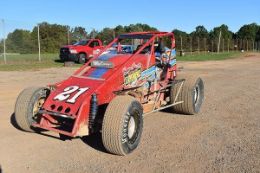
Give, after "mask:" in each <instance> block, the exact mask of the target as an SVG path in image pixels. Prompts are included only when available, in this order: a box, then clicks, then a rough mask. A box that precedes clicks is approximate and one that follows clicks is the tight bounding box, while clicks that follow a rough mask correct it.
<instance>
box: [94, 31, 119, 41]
mask: <svg viewBox="0 0 260 173" xmlns="http://www.w3.org/2000/svg"><path fill="white" fill-rule="evenodd" d="M96 37H97V38H99V39H100V40H102V41H103V42H104V44H107V43H109V42H111V41H112V40H113V39H114V37H115V32H114V29H112V28H104V29H103V30H102V31H100V32H99V33H98V34H97V36H96Z"/></svg>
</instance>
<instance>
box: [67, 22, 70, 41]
mask: <svg viewBox="0 0 260 173" xmlns="http://www.w3.org/2000/svg"><path fill="white" fill-rule="evenodd" d="M67 37H68V39H67V41H68V45H69V44H70V27H69V26H68V32H67Z"/></svg>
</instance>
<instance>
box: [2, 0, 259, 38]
mask: <svg viewBox="0 0 260 173" xmlns="http://www.w3.org/2000/svg"><path fill="white" fill-rule="evenodd" d="M0 19H4V21H5V32H7V33H8V32H10V31H12V30H13V29H14V28H22V29H32V28H33V27H34V26H35V25H37V23H40V22H43V21H47V22H49V23H58V24H64V25H69V26H72V27H75V26H83V27H85V28H86V30H87V31H91V30H92V29H93V28H95V29H97V30H101V29H102V28H104V27H115V26H117V25H129V24H135V23H146V24H149V25H151V26H154V27H156V28H157V29H159V30H160V31H172V30H173V29H176V28H177V29H180V30H183V31H186V32H188V33H189V32H192V31H193V30H194V29H195V27H196V26H198V25H204V26H205V27H206V28H207V29H208V30H211V29H213V28H214V27H215V26H220V25H221V24H227V25H228V26H229V29H230V30H231V31H233V32H237V31H238V29H239V28H240V27H241V26H242V25H244V24H249V23H253V22H255V23H257V24H260V0H236V1H235V0H215V1H212V0H197V1H196V0H128V1H127V0H124V1H122V0H120V1H119V0H114V1H113V0H108V1H106V0H90V1H88V0H76V1H72V0H0ZM2 26H3V25H2V22H1V21H0V35H1V30H2V32H3V27H2Z"/></svg>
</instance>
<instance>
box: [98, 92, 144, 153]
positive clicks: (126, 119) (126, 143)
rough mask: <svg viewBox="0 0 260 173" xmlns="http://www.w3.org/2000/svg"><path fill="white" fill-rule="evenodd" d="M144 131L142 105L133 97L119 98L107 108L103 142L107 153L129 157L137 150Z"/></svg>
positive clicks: (103, 126)
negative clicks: (128, 155)
mask: <svg viewBox="0 0 260 173" xmlns="http://www.w3.org/2000/svg"><path fill="white" fill-rule="evenodd" d="M142 130H143V108H142V105H141V104H140V103H139V102H138V101H137V100H136V99H135V98H133V97H131V96H117V97H115V98H114V99H113V100H112V101H111V102H110V104H109V105H108V107H107V110H106V112H105V115H104V119H103V124H102V141H103V144H104V147H105V148H106V150H107V151H109V152H110V153H113V154H117V155H127V154H129V153H131V152H132V151H133V150H135V149H136V148H137V146H138V144H139V142H140V139H141V135H142Z"/></svg>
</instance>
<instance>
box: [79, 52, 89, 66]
mask: <svg viewBox="0 0 260 173" xmlns="http://www.w3.org/2000/svg"><path fill="white" fill-rule="evenodd" d="M86 61H87V55H86V54H84V53H81V54H79V60H78V62H79V63H80V64H85V63H86Z"/></svg>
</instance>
